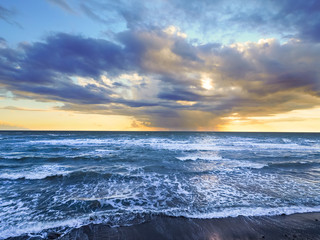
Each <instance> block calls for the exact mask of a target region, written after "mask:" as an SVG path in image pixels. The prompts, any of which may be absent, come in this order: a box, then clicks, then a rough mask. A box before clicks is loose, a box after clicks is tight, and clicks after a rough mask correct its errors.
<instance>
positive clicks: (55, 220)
mask: <svg viewBox="0 0 320 240" xmlns="http://www.w3.org/2000/svg"><path fill="white" fill-rule="evenodd" d="M314 211H320V134H311V133H310V134H307V133H212V132H210V133H209V132H208V133H207V132H16V131H12V132H11V131H10V132H4V131H3V132H0V239H1V238H2V239H5V238H8V237H13V236H19V235H25V234H29V235H30V236H39V237H45V236H46V233H47V231H48V229H52V228H54V229H58V230H59V231H60V232H67V231H69V230H71V229H72V228H74V227H79V226H82V225H86V224H89V223H106V224H108V225H110V226H126V225H132V224H139V223H141V222H144V221H147V220H148V219H149V218H150V217H151V216H153V215H159V214H160V215H168V216H185V217H188V218H219V217H227V216H238V215H245V216H256V215H277V214H281V213H287V214H290V213H297V212H314Z"/></svg>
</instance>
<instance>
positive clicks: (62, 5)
mask: <svg viewBox="0 0 320 240" xmlns="http://www.w3.org/2000/svg"><path fill="white" fill-rule="evenodd" d="M47 1H48V2H50V3H53V4H56V5H57V6H59V7H60V8H61V9H63V10H64V11H67V12H69V13H75V12H74V10H73V9H72V8H71V7H70V6H69V4H68V3H67V2H66V1H64V0H47Z"/></svg>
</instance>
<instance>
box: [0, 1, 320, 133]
mask: <svg viewBox="0 0 320 240" xmlns="http://www.w3.org/2000/svg"><path fill="white" fill-rule="evenodd" d="M319 29H320V1H318V0H295V1H292V0H280V1H279V0H264V1H262V0H246V1H241V0H237V1H235V0H170V1H169V0H149V1H143V0H118V1H113V0H112V1H111V0H110V1H108V0H68V1H66V0H28V1H25V0H1V1H0V129H2V130H16V129H31V130H106V131H107V130H122V131H137V130H145V131H157V130H159V131H163V130H164V131H167V130H168V131H171V130H179V131H180V130H191V131H271V132H277V131H281V132H282V131H285V132H286V131H288V132H300V131H301V132H320V67H319V66H320V65H319V63H320V30H319Z"/></svg>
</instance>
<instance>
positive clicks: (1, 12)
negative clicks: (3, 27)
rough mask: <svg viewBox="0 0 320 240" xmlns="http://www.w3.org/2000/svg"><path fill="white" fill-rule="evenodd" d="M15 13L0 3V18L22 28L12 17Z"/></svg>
mask: <svg viewBox="0 0 320 240" xmlns="http://www.w3.org/2000/svg"><path fill="white" fill-rule="evenodd" d="M15 14H16V12H15V11H13V10H10V9H7V8H5V7H3V6H1V5H0V20H3V21H5V22H7V23H9V24H12V25H15V26H17V27H19V28H22V27H21V25H20V24H19V23H18V22H16V21H14V20H13V17H14V15H15Z"/></svg>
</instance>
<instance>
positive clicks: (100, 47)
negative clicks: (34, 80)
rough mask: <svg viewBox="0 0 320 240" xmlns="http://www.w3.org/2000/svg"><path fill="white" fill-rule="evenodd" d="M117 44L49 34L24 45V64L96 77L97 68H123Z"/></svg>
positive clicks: (111, 69)
mask: <svg viewBox="0 0 320 240" xmlns="http://www.w3.org/2000/svg"><path fill="white" fill-rule="evenodd" d="M122 54H123V52H122V49H121V47H120V46H118V45H116V44H114V43H111V42H109V41H106V40H102V39H92V38H84V37H81V36H73V35H69V34H62V33H61V34H57V35H53V36H50V37H48V38H47V39H46V42H44V43H35V44H33V45H32V46H30V47H28V48H26V58H25V61H24V64H26V67H29V66H28V65H30V67H37V68H38V69H42V70H54V71H57V72H59V73H65V74H75V75H81V76H91V77H96V76H99V75H100V74H101V71H102V70H103V71H110V72H112V71H117V70H124V68H126V64H125V58H124V56H123V55H122Z"/></svg>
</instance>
